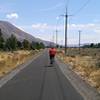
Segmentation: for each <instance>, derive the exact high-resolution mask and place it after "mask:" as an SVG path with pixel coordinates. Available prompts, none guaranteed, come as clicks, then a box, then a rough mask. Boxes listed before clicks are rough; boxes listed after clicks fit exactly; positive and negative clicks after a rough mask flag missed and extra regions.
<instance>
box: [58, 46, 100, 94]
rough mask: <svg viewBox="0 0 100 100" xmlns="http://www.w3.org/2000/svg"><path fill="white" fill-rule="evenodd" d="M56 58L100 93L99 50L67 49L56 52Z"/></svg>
mask: <svg viewBox="0 0 100 100" xmlns="http://www.w3.org/2000/svg"><path fill="white" fill-rule="evenodd" d="M58 58H60V59H61V60H62V61H63V62H64V63H67V64H69V65H70V68H71V69H72V70H73V71H75V73H77V74H78V75H79V76H81V78H82V79H83V80H86V81H87V82H88V83H89V84H90V85H91V86H93V87H95V88H96V89H97V90H98V91H99V93H100V49H99V48H93V49H92V48H81V49H80V51H79V49H78V48H68V50H67V55H66V56H65V55H64V50H63V49H60V50H58Z"/></svg>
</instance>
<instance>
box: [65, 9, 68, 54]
mask: <svg viewBox="0 0 100 100" xmlns="http://www.w3.org/2000/svg"><path fill="white" fill-rule="evenodd" d="M67 22H68V14H67V8H66V14H65V55H66V54H67V49H68V47H67V44H68V37H67Z"/></svg>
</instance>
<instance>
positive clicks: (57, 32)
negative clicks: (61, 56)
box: [56, 29, 58, 47]
mask: <svg viewBox="0 0 100 100" xmlns="http://www.w3.org/2000/svg"><path fill="white" fill-rule="evenodd" d="M57 44H58V30H57V29H56V47H57Z"/></svg>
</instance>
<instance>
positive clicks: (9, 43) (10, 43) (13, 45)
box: [6, 34, 17, 52]
mask: <svg viewBox="0 0 100 100" xmlns="http://www.w3.org/2000/svg"><path fill="white" fill-rule="evenodd" d="M6 47H7V49H9V50H10V51H12V52H13V51H14V50H16V49H17V39H16V37H15V36H14V35H13V34H12V35H11V37H9V38H8V39H7V40H6Z"/></svg>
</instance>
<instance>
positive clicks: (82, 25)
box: [0, 0, 100, 44]
mask: <svg viewBox="0 0 100 100" xmlns="http://www.w3.org/2000/svg"><path fill="white" fill-rule="evenodd" d="M87 1H89V2H88V3H87V5H85V7H84V8H83V9H81V10H80V11H79V9H80V8H81V7H83V5H84V4H86V2H87ZM66 5H68V14H69V15H73V16H70V17H69V19H68V43H69V44H78V31H79V30H81V31H82V32H81V44H83V43H90V42H94V43H96V42H100V39H99V38H100V10H99V9H100V6H99V5H100V0H0V20H6V21H9V22H11V23H12V24H14V25H16V26H17V27H19V28H20V29H22V30H24V31H25V32H27V33H29V34H32V35H33V36H35V37H38V38H41V39H44V40H51V41H55V38H54V39H53V35H54V36H55V30H56V28H57V29H58V43H60V44H64V17H61V16H60V15H63V14H64V13H65V7H66ZM58 16H60V17H59V18H58Z"/></svg>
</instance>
